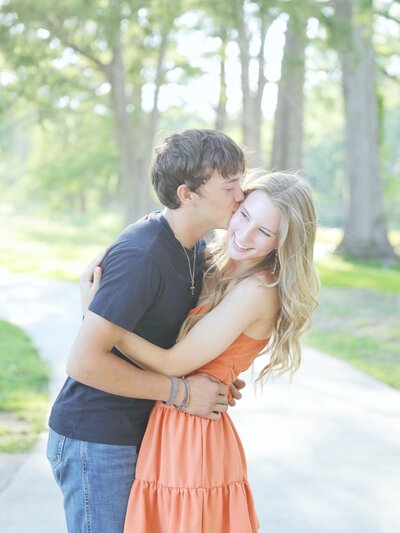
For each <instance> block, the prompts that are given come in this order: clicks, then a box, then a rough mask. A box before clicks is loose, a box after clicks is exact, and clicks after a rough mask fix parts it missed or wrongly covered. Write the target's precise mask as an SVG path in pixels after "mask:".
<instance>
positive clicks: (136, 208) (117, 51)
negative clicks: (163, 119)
mask: <svg viewBox="0 0 400 533" xmlns="http://www.w3.org/2000/svg"><path fill="white" fill-rule="evenodd" d="M105 71H106V74H107V78H108V80H109V82H110V85H111V100H112V108H113V111H114V118H115V127H116V136H117V145H118V149H119V172H120V198H121V211H122V212H123V216H124V220H125V222H128V221H129V222H131V221H133V220H136V218H138V217H140V216H141V215H142V214H143V213H142V212H141V210H140V195H139V187H138V185H139V179H140V178H139V176H138V175H137V174H136V173H135V172H134V169H135V166H136V165H135V148H136V146H135V143H134V135H133V127H132V120H131V115H130V113H129V112H128V99H127V96H126V92H125V67H124V61H123V55H122V44H121V38H120V33H119V32H118V33H117V34H116V36H115V44H114V48H113V58H112V61H111V63H110V64H109V65H107V66H106V67H105Z"/></svg>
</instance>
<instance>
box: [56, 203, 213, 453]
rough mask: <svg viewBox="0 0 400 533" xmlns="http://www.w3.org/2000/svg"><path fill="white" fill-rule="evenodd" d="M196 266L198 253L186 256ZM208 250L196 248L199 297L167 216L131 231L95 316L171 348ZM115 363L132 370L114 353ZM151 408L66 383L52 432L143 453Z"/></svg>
mask: <svg viewBox="0 0 400 533" xmlns="http://www.w3.org/2000/svg"><path fill="white" fill-rule="evenodd" d="M186 253H187V254H188V257H189V259H190V261H191V265H192V264H193V262H192V261H193V259H194V258H193V253H194V251H193V250H186ZM203 257H204V242H203V241H199V242H198V243H197V245H196V268H195V286H196V290H195V294H194V295H193V296H192V294H191V291H190V284H191V280H190V272H189V266H188V258H187V256H186V254H185V252H184V250H183V249H182V246H181V244H180V243H179V241H177V240H176V238H175V236H174V234H173V232H172V230H171V228H170V227H169V225H168V223H167V221H166V220H165V218H164V216H163V215H162V213H152V214H151V215H150V218H149V219H148V220H144V221H143V220H142V221H139V222H136V223H135V224H132V225H131V226H128V227H127V228H126V229H125V230H124V231H123V232H122V233H121V235H120V236H119V237H118V238H117V240H116V241H115V242H114V243H113V245H112V246H111V248H110V250H109V251H108V253H107V255H106V258H105V259H104V262H103V265H102V270H103V277H102V281H101V287H100V289H99V291H98V292H97V294H96V296H95V298H94V299H93V301H92V303H91V305H90V310H91V311H92V312H94V313H96V314H98V315H99V316H101V317H103V318H105V319H106V320H108V321H110V322H112V323H114V324H116V325H118V326H120V327H122V328H124V329H126V330H128V331H134V332H135V333H137V334H139V335H141V336H142V337H144V338H145V339H147V340H149V341H150V342H153V343H155V344H157V345H159V346H162V347H163V348H169V347H171V346H172V345H173V344H174V343H175V340H176V337H177V334H178V332H179V329H180V326H181V324H182V322H183V320H184V319H185V317H186V315H187V313H188V311H189V309H190V308H192V307H195V305H196V302H197V298H198V296H199V294H200V290H201V283H202V276H203V263H204V259H203ZM113 352H114V353H115V355H116V356H117V357H121V358H122V359H124V360H126V361H128V362H129V363H130V364H133V363H131V362H130V361H129V360H128V359H127V358H125V356H124V355H123V354H122V353H121V352H119V351H118V350H117V349H116V348H114V349H113ZM153 405H154V402H153V401H151V400H140V399H135V398H126V397H124V396H117V395H114V394H109V393H106V392H103V391H100V390H97V389H95V388H93V387H89V386H87V385H84V384H82V383H79V382H78V381H76V380H74V379H72V378H67V380H66V382H65V383H64V386H63V388H62V390H61V392H60V394H59V396H58V397H57V399H56V401H55V403H54V405H53V408H52V411H51V415H50V420H49V425H50V427H51V428H52V429H53V430H54V431H56V432H57V433H60V434H61V435H65V436H67V437H70V438H74V439H78V440H85V441H89V442H98V443H103V444H119V445H134V444H136V445H139V444H140V442H141V439H142V438H143V434H144V431H145V429H146V425H147V421H148V417H149V415H150V411H151V408H152V407H153Z"/></svg>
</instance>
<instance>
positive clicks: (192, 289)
mask: <svg viewBox="0 0 400 533" xmlns="http://www.w3.org/2000/svg"><path fill="white" fill-rule="evenodd" d="M190 290H191V291H192V296H194V283H192V284H191V285H190Z"/></svg>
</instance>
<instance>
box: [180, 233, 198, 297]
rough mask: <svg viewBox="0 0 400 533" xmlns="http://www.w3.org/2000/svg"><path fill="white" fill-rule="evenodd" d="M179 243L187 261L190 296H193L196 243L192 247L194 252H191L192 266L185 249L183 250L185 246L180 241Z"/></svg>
mask: <svg viewBox="0 0 400 533" xmlns="http://www.w3.org/2000/svg"><path fill="white" fill-rule="evenodd" d="M180 245H181V246H182V250H183V251H184V253H185V255H186V259H187V262H188V267H189V274H190V281H191V282H192V283H191V285H190V290H191V292H192V296H194V289H195V286H194V274H195V271H196V245H195V247H194V254H193V267H192V266H191V265H190V259H189V256H188V253H187V251H186V250H185V247H184V246H183V244H182V243H180Z"/></svg>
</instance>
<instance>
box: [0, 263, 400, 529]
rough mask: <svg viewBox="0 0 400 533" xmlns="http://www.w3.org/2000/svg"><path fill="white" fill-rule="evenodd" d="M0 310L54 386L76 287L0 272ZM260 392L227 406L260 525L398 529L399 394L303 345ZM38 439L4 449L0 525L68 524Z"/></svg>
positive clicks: (75, 313) (74, 320)
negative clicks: (290, 370) (295, 368)
mask: <svg viewBox="0 0 400 533" xmlns="http://www.w3.org/2000/svg"><path fill="white" fill-rule="evenodd" d="M0 316H3V317H4V318H6V319H7V320H10V321H12V322H14V323H16V324H19V325H20V326H22V327H23V328H24V329H25V330H26V331H27V332H28V333H29V334H30V335H31V337H32V339H33V340H34V342H35V344H36V345H37V346H38V348H39V349H40V351H41V353H42V356H43V358H44V359H46V360H47V361H49V362H50V364H51V365H52V367H53V369H54V375H53V377H54V379H53V382H52V388H51V392H52V396H54V395H55V393H56V392H57V391H58V389H59V387H60V385H61V384H62V382H63V380H64V370H63V367H64V362H65V358H66V355H67V353H68V351H69V348H70V346H71V343H72V340H73V337H74V335H75V333H76V331H77V329H78V327H79V322H80V311H79V305H78V290H77V288H76V286H75V285H73V284H68V283H58V282H57V283H56V282H47V281H44V280H32V279H29V278H28V277H24V276H11V275H9V274H5V273H1V272H0ZM248 377H249V379H248V382H250V376H249V375H248ZM258 396H259V397H258V398H257V399H255V398H254V394H253V390H252V387H251V385H248V387H247V391H246V394H245V397H244V399H243V400H242V401H241V402H240V407H238V408H236V409H234V410H232V411H231V415H232V417H233V418H234V419H235V422H236V424H237V427H238V430H239V432H240V434H241V436H242V440H243V444H244V447H245V449H246V452H247V457H248V464H249V478H250V482H251V484H252V487H253V491H254V495H255V500H256V507H257V510H258V513H259V517H260V521H261V524H262V527H261V530H260V532H261V533H397V532H399V531H400V510H399V507H400V506H399V498H400V394H399V393H397V392H395V391H394V390H392V389H391V388H389V387H387V386H385V385H383V384H381V383H379V382H377V381H375V380H373V379H371V378H369V377H368V376H366V375H364V374H362V373H361V372H358V371H357V370H354V369H352V368H351V367H349V366H347V365H346V364H344V363H342V362H340V361H336V360H335V359H332V358H330V357H328V356H325V355H322V354H320V353H317V352H315V351H313V350H307V351H306V354H305V356H304V364H303V366H302V368H301V370H300V371H299V372H298V373H297V374H296V375H295V376H294V379H293V383H292V384H291V385H290V384H289V382H288V380H287V379H280V380H277V381H275V382H273V383H270V384H268V385H267V386H266V387H265V388H264V393H263V396H262V397H261V396H260V395H258ZM45 441H46V435H45V434H44V435H43V436H42V438H41V439H40V441H39V442H38V444H37V446H36V447H35V449H34V450H33V451H32V452H31V453H29V454H27V455H16V456H12V455H11V456H9V455H2V456H1V455H0V531H1V532H4V533H55V532H57V533H65V531H66V529H65V526H64V519H63V511H62V502H61V497H60V494H59V493H58V489H57V487H56V485H55V483H54V482H53V479H52V474H51V472H50V469H49V467H48V465H47V462H46V460H45V458H44V449H45ZM210 533H212V532H210ZM238 533H240V532H238Z"/></svg>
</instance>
